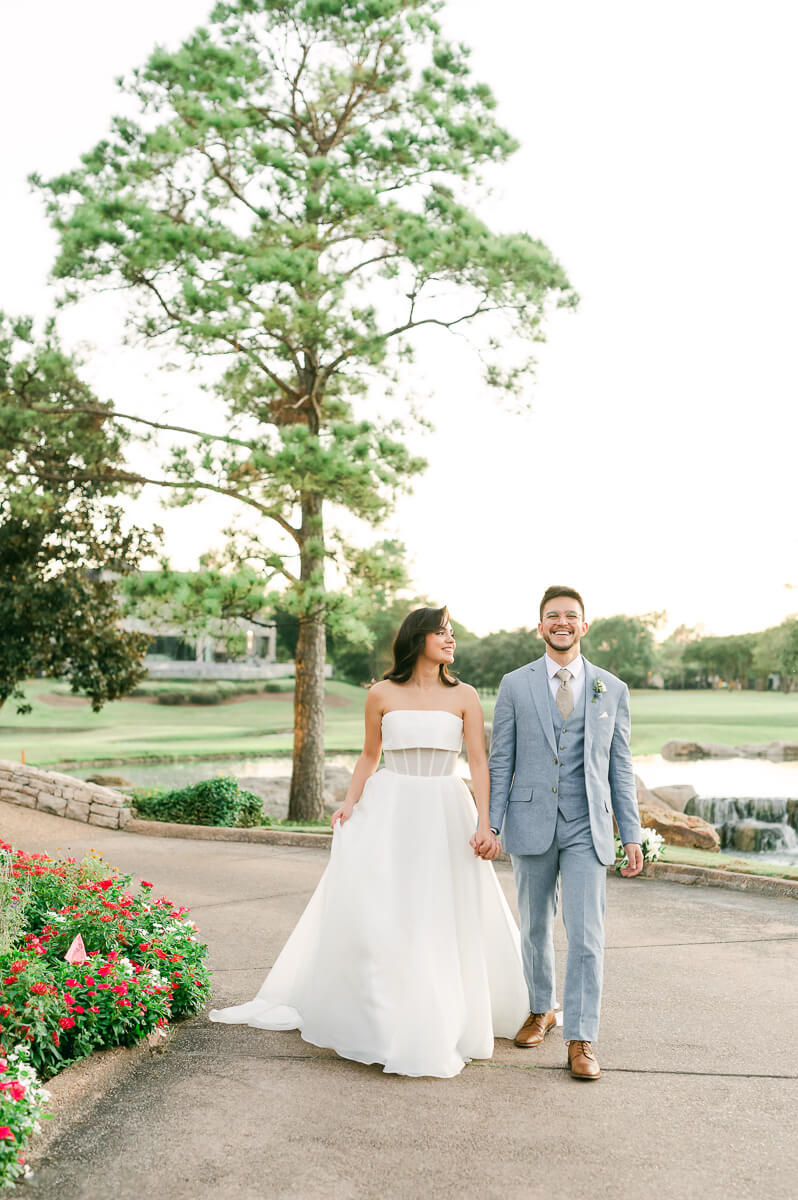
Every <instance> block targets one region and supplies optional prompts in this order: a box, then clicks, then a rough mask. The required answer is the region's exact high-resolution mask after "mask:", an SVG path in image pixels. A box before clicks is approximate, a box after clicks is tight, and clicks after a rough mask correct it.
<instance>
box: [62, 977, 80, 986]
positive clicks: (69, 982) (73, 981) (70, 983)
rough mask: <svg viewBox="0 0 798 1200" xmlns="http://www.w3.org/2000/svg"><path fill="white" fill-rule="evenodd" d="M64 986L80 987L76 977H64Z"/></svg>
mask: <svg viewBox="0 0 798 1200" xmlns="http://www.w3.org/2000/svg"><path fill="white" fill-rule="evenodd" d="M64 986H65V987H80V983H79V982H78V980H77V979H65V980H64Z"/></svg>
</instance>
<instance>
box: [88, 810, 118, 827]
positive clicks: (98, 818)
mask: <svg viewBox="0 0 798 1200" xmlns="http://www.w3.org/2000/svg"><path fill="white" fill-rule="evenodd" d="M88 823H89V825H102V826H103V828H104V829H118V828H119V814H118V812H117V813H114V815H113V816H112V817H107V816H105V814H104V813H96V812H91V813H89V821H88Z"/></svg>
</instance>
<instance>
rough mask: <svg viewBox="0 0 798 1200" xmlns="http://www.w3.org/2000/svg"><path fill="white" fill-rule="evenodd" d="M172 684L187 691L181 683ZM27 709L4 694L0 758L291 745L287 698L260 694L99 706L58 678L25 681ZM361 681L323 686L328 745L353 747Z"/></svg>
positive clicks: (76, 758)
mask: <svg viewBox="0 0 798 1200" xmlns="http://www.w3.org/2000/svg"><path fill="white" fill-rule="evenodd" d="M175 686H179V689H180V690H181V691H183V690H190V688H189V685H186V684H184V683H182V682H181V683H180V684H179V685H175ZM25 692H26V695H27V698H28V700H29V701H30V702H31V704H32V706H33V711H32V712H31V713H29V714H28V715H26V716H19V715H18V714H17V713H16V711H15V709H14V707H13V704H12V702H11V701H9V702H8V703H7V704H6V705H5V707H4V708H3V710H2V712H0V758H6V759H12V760H15V761H17V762H18V761H19V760H20V756H21V754H22V751H24V752H25V760H26V762H28V763H30V764H32V765H34V766H48V765H52V764H54V763H70V762H94V761H97V760H104V761H118V762H125V761H129V760H133V759H147V758H164V759H174V758H188V757H200V758H203V757H228V756H236V755H245V756H247V757H249V756H255V755H258V754H287V753H290V750H291V745H292V734H291V729H292V725H293V698H292V696H291V695H290V694H289V695H282V694H268V693H267V694H259V695H257V696H246V697H244V698H242V699H239V700H235V701H234V702H228V703H225V704H216V705H209V706H207V707H206V706H205V705H202V706H200V705H193V704H187V705H180V706H175V707H172V706H168V707H167V706H164V705H160V704H154V703H152V702H151V701H149V700H146V699H134V698H131V699H126V700H115V701H114V702H113V703H111V704H107V705H106V706H105V708H103V709H102V711H101V712H99V713H93V712H92V711H91V708H90V706H89V703H88V701H85V700H82V699H79V698H77V697H73V696H70V695H69V689H68V687H67V686H66V685H65V684H60V683H54V682H53V681H51V680H34V681H33V682H30V683H27V684H26V685H25ZM364 697H365V693H364V691H363V689H362V688H357V687H351V686H350V685H349V684H346V683H336V682H330V683H328V685H327V746H328V748H329V749H330V750H353V749H359V747H360V742H361V739H362V736H363V703H364Z"/></svg>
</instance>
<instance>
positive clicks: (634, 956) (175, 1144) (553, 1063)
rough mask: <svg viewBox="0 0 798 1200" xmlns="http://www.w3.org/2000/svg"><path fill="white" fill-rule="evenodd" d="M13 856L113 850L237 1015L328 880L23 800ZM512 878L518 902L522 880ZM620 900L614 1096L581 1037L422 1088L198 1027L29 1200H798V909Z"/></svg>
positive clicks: (82, 1138) (184, 1030)
mask: <svg viewBox="0 0 798 1200" xmlns="http://www.w3.org/2000/svg"><path fill="white" fill-rule="evenodd" d="M0 836H2V837H4V838H6V840H9V841H12V842H13V843H14V844H15V845H17V846H20V847H22V848H24V849H28V850H37V849H43V850H47V851H48V852H50V853H55V852H56V850H60V851H61V852H62V853H71V854H74V855H76V856H80V855H82V853H83V852H84V851H85V850H86V849H87V848H88V847H89V846H93V847H96V848H98V849H101V850H102V851H103V853H104V854H105V856H106V858H107V859H108V861H109V862H111V863H114V864H116V865H118V866H119V867H121V868H122V869H123V870H125V871H130V872H132V873H134V874H136V875H139V876H142V875H143V876H144V878H146V879H151V880H153V881H155V883H156V891H155V894H156V895H159V894H165V895H168V896H169V897H170V899H172V900H174V901H176V902H178V903H180V904H187V905H190V906H191V909H192V913H193V916H194V918H195V920H196V921H197V924H198V925H199V927H200V932H201V935H202V936H203V937H204V938H205V939H206V940H207V941H208V942H209V944H210V947H211V959H210V964H211V966H212V968H213V972H214V985H215V991H214V1003H215V1004H216V1005H218V1006H223V1005H225V1004H229V1003H233V1002H236V1001H241V1000H245V999H249V998H250V997H251V996H252V995H253V994H254V993H255V991H256V990H257V988H258V987H259V985H260V983H261V981H262V979H263V977H264V976H265V974H266V972H267V970H268V968H269V966H270V964H271V963H272V961H273V960H274V957H275V956H276V954H277V952H278V951H279V949H280V947H281V945H282V944H283V942H284V940H285V938H286V937H287V935H288V933H289V932H290V930H291V928H292V927H293V925H294V923H295V922H296V920H297V918H298V917H299V915H300V913H301V912H302V909H303V908H304V906H305V904H306V902H307V899H308V897H309V895H310V893H311V892H312V890H313V888H314V887H315V885H316V883H317V881H318V879H319V877H320V875H321V872H322V871H323V869H324V866H325V862H326V852H325V851H324V850H321V849H318V850H317V849H304V848H293V847H291V848H289V847H285V848H283V847H272V846H258V845H247V844H235V843H213V842H190V841H185V842H182V841H177V840H164V839H159V838H154V837H142V836H137V835H134V834H129V833H122V832H112V831H103V830H100V829H98V828H95V827H87V826H85V825H81V824H78V823H75V822H68V821H64V820H61V819H59V818H56V817H49V816H47V815H45V814H39V813H31V812H29V811H27V810H23V809H19V808H13V807H12V806H9V805H5V804H0ZM499 876H500V879H501V881H502V884H503V886H504V887H505V890H506V892H507V894H508V897H512V893H513V885H512V875H511V873H510V871H509V869H508V868H506V867H504V866H501V867H500V868H499ZM608 893H609V895H608V909H609V912H608V936H607V956H606V977H605V999H604V1010H603V1026H602V1038H601V1043H600V1046H599V1051H600V1054H599V1057H600V1061H601V1065H602V1079H601V1080H600V1081H599V1082H597V1083H595V1084H581V1083H577V1082H575V1081H574V1080H572V1079H571V1078H570V1076H569V1075H568V1074H567V1073H566V1072H565V1071H564V1070H563V1069H562V1067H563V1063H564V1049H563V1044H562V1041H561V1040H560V1037H559V1032H557V1033H552V1034H550V1035H549V1037H548V1038H547V1040H546V1042H545V1043H544V1045H543V1047H542V1048H541V1049H539V1050H537V1051H521V1050H517V1049H516V1048H515V1047H514V1046H513V1045H512V1044H511V1043H510V1042H498V1043H497V1045H496V1051H495V1055H494V1059H493V1061H492V1062H491V1063H489V1064H482V1063H474V1064H471V1065H470V1066H468V1067H466V1069H465V1070H464V1071H463V1073H462V1074H461V1075H460V1076H458V1077H457V1078H456V1079H452V1080H437V1079H421V1080H418V1079H404V1078H399V1077H396V1076H391V1075H384V1074H383V1073H382V1072H381V1070H380V1069H379V1068H378V1067H364V1066H360V1065H357V1064H353V1063H349V1062H345V1061H343V1060H341V1059H338V1058H337V1057H336V1056H335V1055H334V1054H333V1053H331V1052H328V1051H322V1050H318V1049H316V1048H315V1047H313V1046H310V1045H308V1044H306V1043H305V1042H303V1041H302V1040H301V1038H300V1036H299V1034H298V1033H296V1032H289V1033H272V1032H261V1031H258V1030H253V1029H248V1028H241V1027H220V1026H216V1025H210V1024H209V1023H208V1022H206V1021H205V1020H204V1019H203V1018H202V1017H199V1018H196V1019H193V1020H191V1021H189V1022H186V1023H184V1024H182V1025H181V1026H179V1027H178V1030H177V1033H176V1036H175V1037H174V1039H173V1041H172V1043H171V1045H170V1047H169V1048H168V1050H167V1051H166V1053H164V1054H162V1055H158V1056H152V1057H149V1056H142V1057H141V1058H140V1059H139V1060H138V1062H137V1064H136V1066H135V1068H134V1069H133V1070H132V1072H131V1073H130V1074H129V1075H128V1076H127V1077H126V1078H124V1079H123V1080H121V1081H119V1082H118V1083H117V1084H116V1085H115V1087H114V1088H113V1089H112V1090H111V1091H110V1092H109V1093H108V1094H107V1095H105V1096H104V1097H103V1098H102V1100H101V1102H100V1103H99V1105H98V1106H97V1107H96V1108H95V1109H94V1111H93V1112H92V1113H90V1115H88V1116H86V1117H85V1118H84V1119H83V1120H81V1121H80V1122H79V1123H78V1124H77V1125H74V1126H73V1127H72V1128H71V1129H70V1130H69V1131H68V1132H66V1133H64V1135H63V1136H61V1137H60V1138H56V1139H55V1140H54V1141H53V1142H52V1144H51V1145H50V1148H49V1150H48V1152H47V1154H46V1156H45V1157H44V1158H43V1160H41V1161H40V1162H39V1163H38V1165H37V1172H36V1178H35V1180H34V1182H33V1184H31V1185H28V1186H27V1187H26V1188H24V1189H22V1195H23V1196H24V1195H26V1194H29V1195H31V1196H34V1197H36V1198H41V1200H45V1198H51V1197H52V1198H53V1200H55V1198H56V1197H57V1198H58V1200H99V1198H100V1197H102V1198H103V1200H105V1198H106V1197H114V1200H128V1198H134V1197H135V1198H136V1200H140V1198H143V1197H148V1196H153V1195H164V1196H169V1197H170V1200H206V1198H207V1200H215V1198H216V1197H218V1198H219V1200H244V1198H246V1200H262V1198H267V1200H273V1198H274V1200H277V1198H280V1200H282V1198H283V1197H286V1198H287V1197H292V1198H294V1197H295V1198H298V1200H316V1198H317V1197H319V1198H327V1197H330V1198H333V1200H349V1198H350V1197H351V1198H355V1197H357V1198H361V1197H363V1198H366V1197H367V1198H372V1197H374V1198H377V1197H385V1198H387V1200H405V1198H406V1197H407V1198H411V1197H412V1198H413V1200H415V1198H416V1197H425V1198H426V1197H434V1198H436V1200H437V1198H438V1197H441V1198H445V1197H457V1200H470V1198H471V1197H474V1198H477V1197H478V1198H480V1200H483V1198H485V1200H494V1198H495V1200H500V1198H501V1200H515V1198H518V1200H521V1198H524V1200H526V1198H535V1200H536V1198H537V1197H540V1198H541V1200H543V1198H545V1200H581V1198H582V1197H584V1198H585V1200H587V1198H591V1200H595V1198H600V1197H612V1198H613V1200H615V1198H616V1197H618V1196H619V1195H624V1194H630V1195H637V1194H643V1195H653V1196H656V1197H658V1198H659V1200H670V1198H673V1200H677V1198H678V1200H685V1198H692V1197H695V1198H696V1200H699V1198H700V1200H713V1198H715V1197H718V1198H720V1197H724V1198H725V1197H728V1196H729V1195H732V1196H735V1197H743V1198H744V1197H749V1196H750V1197H754V1196H756V1197H757V1200H779V1198H782V1197H783V1198H784V1200H787V1198H788V1197H789V1198H790V1200H793V1198H794V1197H795V1196H796V1194H798V1139H796V1137H795V1115H796V1112H798V1052H797V1051H796V1040H798V1039H796V1034H798V1002H797V1001H796V997H798V905H796V904H795V902H794V901H793V900H787V899H779V898H765V897H760V896H748V895H745V894H741V893H735V892H722V891H715V890H712V891H709V890H704V889H701V890H699V889H696V888H685V887H679V886H676V885H674V884H668V883H660V882H658V881H656V880H630V881H625V880H620V879H618V878H616V877H611V878H610V880H609V887H608ZM511 902H512V901H511ZM563 945H564V940H563V938H562V931H561V930H560V935H559V937H558V946H559V949H560V950H562V948H563Z"/></svg>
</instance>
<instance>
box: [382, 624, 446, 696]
mask: <svg viewBox="0 0 798 1200" xmlns="http://www.w3.org/2000/svg"><path fill="white" fill-rule="evenodd" d="M448 620H449V610H448V608H447V607H446V605H445V604H444V606H443V608H414V609H413V611H412V612H411V613H408V614H407V616H406V617H405V619H404V621H402V624H401V625H400V626H399V632H398V633H397V635H396V637H395V638H394V641H393V666H392V667H391V669H390V671H386V672H385V674H384V675H383V679H390V680H391V682H392V683H407V681H408V679H409V678H410V676H411V675H412V674H413V668H414V667H415V665H416V659H417V658H418V656H419V654H420V653H421V651H422V650H423V649H424V643H425V642H426V640H427V634H428V633H437V632H438V630H439V629H441V628H442V626H443V625H445V624H446V622H447V621H448ZM438 674H439V675H440V680H441V683H445V684H446V686H447V687H457V684H458V683H459V680H457V679H455V678H454V676H453V675H450V674H449V669H448V667H447V665H446V663H440V665H439V667H438Z"/></svg>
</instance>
